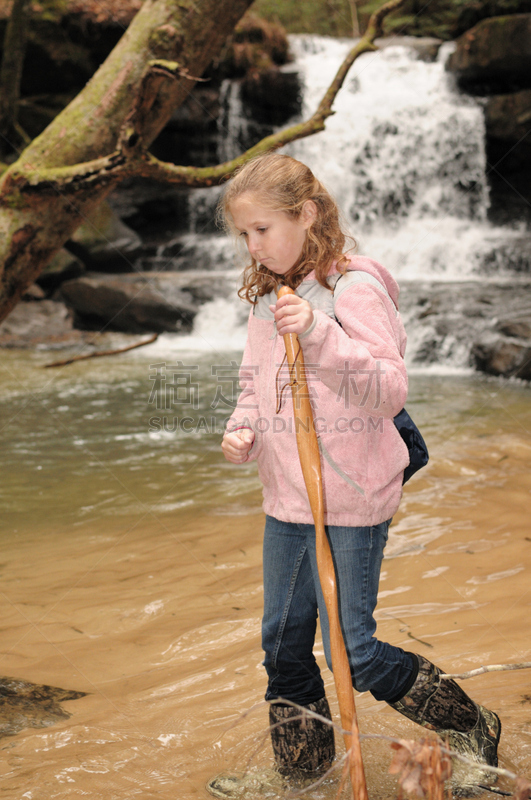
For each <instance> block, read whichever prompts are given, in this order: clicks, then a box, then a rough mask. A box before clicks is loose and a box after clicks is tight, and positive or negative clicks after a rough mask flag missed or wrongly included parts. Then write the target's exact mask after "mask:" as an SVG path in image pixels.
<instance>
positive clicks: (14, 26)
mask: <svg viewBox="0 0 531 800" xmlns="http://www.w3.org/2000/svg"><path fill="white" fill-rule="evenodd" d="M28 4H29V0H14V2H13V8H12V10H11V15H10V17H9V20H8V23H7V27H6V32H5V36H4V52H3V55H2V67H1V69H0V136H2V138H3V139H4V141H3V142H2V147H1V149H2V151H5V152H6V153H9V152H11V151H12V150H14V149H15V148H16V146H17V145H18V144H20V140H21V139H24V136H23V135H22V133H21V132H20V130H19V127H18V101H19V99H20V81H21V79H22V67H23V65H24V56H25V54H26V42H27V34H28ZM26 141H27V139H26ZM4 142H6V143H7V147H6V146H5V144H4Z"/></svg>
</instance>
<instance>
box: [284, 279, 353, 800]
mask: <svg viewBox="0 0 531 800" xmlns="http://www.w3.org/2000/svg"><path fill="white" fill-rule="evenodd" d="M287 294H294V292H293V291H292V290H291V289H290V288H288V287H287V286H282V287H281V288H280V290H279V291H278V297H279V298H281V297H284V296H285V295H287ZM283 338H284V345H285V347H286V357H287V362H288V366H289V374H290V386H291V393H292V397H293V416H294V419H295V432H296V436H297V449H298V451H299V459H300V463H301V468H302V474H303V476H304V483H305V484H306V491H307V492H308V499H309V501H310V507H311V510H312V515H313V520H314V524H315V538H316V554H317V567H318V570H319V580H320V582H321V589H322V591H323V595H324V600H325V604H326V611H327V613H328V622H329V626H330V649H331V652H332V669H333V673H334V682H335V685H336V692H337V699H338V701H339V712H340V716H341V725H342V727H343V731H345V733H344V734H343V738H344V740H345V746H346V748H347V754H348V759H349V771H350V781H351V784H352V791H353V794H354V798H355V800H367V785H366V782H365V772H364V769H363V761H362V757H361V746H360V738H359V728H358V720H357V717H356V707H355V705H354V691H353V688H352V678H351V675H350V666H349V663H348V657H347V651H346V648H345V642H344V641H343V634H342V632H341V626H340V624H339V610H338V601H337V587H336V573H335V568H334V562H333V560H332V553H331V551H330V544H329V542H328V539H327V536H326V532H325V527H324V503H323V480H322V475H321V459H320V455H319V444H318V442H317V434H316V432H315V427H314V422H313V412H312V406H311V403H310V396H309V392H308V384H307V381H306V373H305V369H304V357H303V354H302V348H301V346H300V343H299V338H298V336H297V334H295V333H287V334H285V336H284V337H283ZM347 731H349V732H350V733H346V732H347Z"/></svg>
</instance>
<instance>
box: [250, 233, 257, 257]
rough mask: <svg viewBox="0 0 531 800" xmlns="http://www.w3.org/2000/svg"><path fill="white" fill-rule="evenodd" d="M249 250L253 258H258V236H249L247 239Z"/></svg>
mask: <svg viewBox="0 0 531 800" xmlns="http://www.w3.org/2000/svg"><path fill="white" fill-rule="evenodd" d="M247 249H248V250H249V253H250V254H251V255H252V256H256V254H257V253H258V250H259V246H258V239H257V238H256V236H248V238H247Z"/></svg>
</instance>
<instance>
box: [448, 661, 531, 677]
mask: <svg viewBox="0 0 531 800" xmlns="http://www.w3.org/2000/svg"><path fill="white" fill-rule="evenodd" d="M511 669H531V661H522V663H520V664H490V665H489V666H487V667H478V668H477V669H471V670H469V672H456V673H452V674H449V673H445V672H443V673H442V674H441V676H440V677H441V678H446V679H450V678H452V679H454V680H458V681H464V680H466V678H475V677H476V675H484V674H485V673H486V672H506V671H508V670H511Z"/></svg>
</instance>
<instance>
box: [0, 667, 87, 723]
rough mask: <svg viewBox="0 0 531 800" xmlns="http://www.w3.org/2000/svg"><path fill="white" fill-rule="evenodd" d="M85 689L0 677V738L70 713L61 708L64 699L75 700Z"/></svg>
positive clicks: (66, 716) (61, 718)
mask: <svg viewBox="0 0 531 800" xmlns="http://www.w3.org/2000/svg"><path fill="white" fill-rule="evenodd" d="M86 694H87V693H86V692H75V691H69V690H68V689H59V688H57V687H55V686H42V685H40V684H37V683H28V682H27V681H21V680H18V679H16V678H0V737H1V736H13V735H14V734H15V733H18V732H19V731H21V730H24V728H46V727H48V726H49V725H54V724H55V723H56V722H58V721H59V720H63V719H68V718H69V717H71V716H72V715H71V714H70V713H69V712H68V711H66V710H65V709H64V708H61V706H60V705H59V703H61V702H64V701H65V700H78V699H79V698H80V697H85V696H86Z"/></svg>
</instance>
